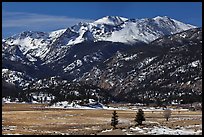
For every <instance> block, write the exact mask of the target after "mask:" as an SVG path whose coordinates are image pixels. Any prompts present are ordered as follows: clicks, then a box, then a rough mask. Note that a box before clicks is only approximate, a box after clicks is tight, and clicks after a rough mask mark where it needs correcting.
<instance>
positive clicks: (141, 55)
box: [81, 29, 202, 102]
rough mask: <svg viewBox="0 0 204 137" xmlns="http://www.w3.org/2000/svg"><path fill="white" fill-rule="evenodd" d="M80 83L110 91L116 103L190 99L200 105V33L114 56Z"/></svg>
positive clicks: (165, 38) (188, 33) (166, 38)
mask: <svg viewBox="0 0 204 137" xmlns="http://www.w3.org/2000/svg"><path fill="white" fill-rule="evenodd" d="M184 35H185V37H184ZM171 39H172V40H171ZM174 41H175V42H174ZM81 81H83V82H85V83H87V84H91V83H92V84H95V85H97V86H99V87H101V88H105V89H109V90H110V89H111V90H112V91H113V92H112V95H113V96H115V97H116V98H118V100H124V101H127V100H128V101H132V102H135V101H139V102H143V101H145V102H153V101H156V100H158V99H160V100H163V101H172V100H175V101H176V100H185V101H186V100H188V98H186V97H187V96H191V97H192V98H191V99H192V100H194V101H196V100H197V101H198V100H199V101H200V100H201V95H202V85H201V84H202V31H201V29H193V30H188V31H185V32H182V33H178V34H175V35H171V36H167V37H164V38H160V39H158V40H155V41H153V42H152V43H150V44H149V45H148V46H137V47H134V48H132V49H131V50H129V51H126V52H118V53H117V54H115V55H114V56H112V57H111V58H110V59H108V60H107V61H106V62H104V63H103V64H101V65H100V66H98V67H95V68H93V69H92V70H91V71H90V72H89V73H86V75H84V76H83V77H82V79H81Z"/></svg>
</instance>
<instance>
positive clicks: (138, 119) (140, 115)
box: [135, 109, 145, 125]
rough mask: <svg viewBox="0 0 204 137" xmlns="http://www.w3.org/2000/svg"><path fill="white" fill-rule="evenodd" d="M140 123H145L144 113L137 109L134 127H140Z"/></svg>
mask: <svg viewBox="0 0 204 137" xmlns="http://www.w3.org/2000/svg"><path fill="white" fill-rule="evenodd" d="M142 121H145V117H144V112H143V110H142V109H139V110H138V112H137V114H136V117H135V122H136V125H142Z"/></svg>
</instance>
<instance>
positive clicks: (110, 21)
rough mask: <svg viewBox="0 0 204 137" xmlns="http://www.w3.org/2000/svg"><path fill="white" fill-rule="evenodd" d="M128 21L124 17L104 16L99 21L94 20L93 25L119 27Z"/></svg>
mask: <svg viewBox="0 0 204 137" xmlns="http://www.w3.org/2000/svg"><path fill="white" fill-rule="evenodd" d="M126 20H128V19H127V18H124V17H118V16H106V17H103V18H101V19H98V20H96V21H95V22H94V23H95V24H107V25H113V26H116V25H120V24H121V23H123V22H124V21H126Z"/></svg>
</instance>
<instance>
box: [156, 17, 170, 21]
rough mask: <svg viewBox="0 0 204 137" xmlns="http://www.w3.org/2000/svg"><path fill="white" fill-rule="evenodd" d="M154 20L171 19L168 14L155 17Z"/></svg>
mask: <svg viewBox="0 0 204 137" xmlns="http://www.w3.org/2000/svg"><path fill="white" fill-rule="evenodd" d="M153 19H154V20H164V19H170V18H169V17H168V16H156V17H154V18H153Z"/></svg>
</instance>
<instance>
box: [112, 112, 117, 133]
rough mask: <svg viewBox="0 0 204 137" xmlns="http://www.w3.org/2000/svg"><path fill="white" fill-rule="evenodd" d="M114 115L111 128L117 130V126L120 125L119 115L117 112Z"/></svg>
mask: <svg viewBox="0 0 204 137" xmlns="http://www.w3.org/2000/svg"><path fill="white" fill-rule="evenodd" d="M112 114H113V116H112V119H111V126H113V129H116V125H117V124H118V115H117V113H116V111H115V110H114V111H113V113H112Z"/></svg>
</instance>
